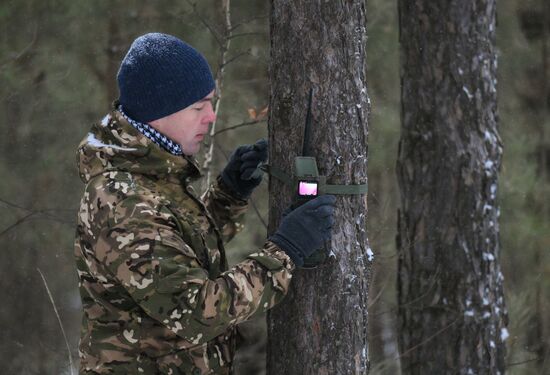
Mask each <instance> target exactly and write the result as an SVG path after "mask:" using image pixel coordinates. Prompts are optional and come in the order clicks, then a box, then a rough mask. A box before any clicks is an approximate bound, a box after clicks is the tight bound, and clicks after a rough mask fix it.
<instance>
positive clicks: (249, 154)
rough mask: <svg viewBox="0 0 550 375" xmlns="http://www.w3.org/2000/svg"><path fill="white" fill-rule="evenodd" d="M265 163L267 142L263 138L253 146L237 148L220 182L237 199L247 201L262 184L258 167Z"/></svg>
mask: <svg viewBox="0 0 550 375" xmlns="http://www.w3.org/2000/svg"><path fill="white" fill-rule="evenodd" d="M265 161H267V141H266V140H265V139H264V138H262V139H260V140H258V141H257V142H256V143H255V144H253V145H242V146H239V147H238V148H237V149H236V150H235V151H233V153H232V154H231V157H230V158H229V162H228V163H227V165H226V167H225V168H224V170H223V171H222V173H221V177H222V180H223V182H224V183H225V184H226V185H227V187H229V188H230V189H231V190H232V191H233V193H235V195H237V196H238V197H239V198H241V199H248V198H249V197H250V195H251V194H252V191H253V190H254V189H255V188H256V187H257V186H258V185H260V183H261V182H262V173H261V172H260V173H259V172H258V171H259V169H258V167H259V166H260V164H261V163H263V162H265Z"/></svg>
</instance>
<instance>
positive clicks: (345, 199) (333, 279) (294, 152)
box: [267, 0, 372, 375]
mask: <svg viewBox="0 0 550 375" xmlns="http://www.w3.org/2000/svg"><path fill="white" fill-rule="evenodd" d="M365 23H366V17H365V2H364V1H361V0H353V1H346V2H340V1H338V2H336V1H309V0H294V1H281V0H274V1H272V8H271V63H270V72H269V74H270V81H271V99H270V118H269V142H270V163H271V164H272V165H274V166H277V167H279V168H281V169H283V170H286V171H288V172H290V171H292V170H293V165H294V157H295V156H298V155H300V154H301V149H302V139H303V131H304V124H305V118H306V112H307V103H308V96H309V90H310V88H313V90H314V97H313V103H312V116H313V121H312V129H311V133H312V134H311V140H312V153H313V155H315V156H316V157H317V162H318V166H319V172H320V173H321V174H322V175H326V176H327V183H329V184H364V183H366V181H367V173H366V172H367V130H368V114H369V99H368V96H367V87H366V78H365V75H366V51H365V44H366V27H365ZM269 189H270V201H269V204H270V221H269V233H273V231H274V230H275V229H276V228H277V226H278V223H279V222H280V216H281V213H282V212H283V211H284V209H285V208H286V207H288V206H289V205H290V203H291V200H292V199H293V194H292V190H291V188H290V187H289V186H287V185H285V184H283V183H281V182H280V181H278V180H276V179H274V178H272V179H270V186H269ZM366 214H367V200H366V195H353V196H350V195H348V196H342V195H340V196H338V199H337V210H336V217H335V219H336V224H335V226H334V228H333V237H332V244H331V246H332V251H333V252H334V253H335V255H336V258H331V261H330V262H329V263H328V264H326V265H324V266H322V267H320V268H318V269H314V270H297V271H296V272H295V273H294V276H293V281H292V283H291V290H290V292H289V294H288V295H287V297H286V298H285V300H284V301H283V302H282V303H281V304H280V305H278V306H277V307H276V308H274V309H273V310H271V311H270V312H269V315H268V335H269V341H268V348H267V373H268V374H272V375H274V374H277V375H279V374H287V375H288V374H300V375H307V374H316V375H317V374H327V375H328V374H367V373H368V346H367V297H368V285H369V282H368V278H367V274H368V271H369V269H370V262H371V261H372V253H371V251H370V248H369V245H368V240H367V234H366Z"/></svg>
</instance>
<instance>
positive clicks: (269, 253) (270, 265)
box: [248, 240, 296, 272]
mask: <svg viewBox="0 0 550 375" xmlns="http://www.w3.org/2000/svg"><path fill="white" fill-rule="evenodd" d="M248 258H250V259H254V260H256V261H257V262H258V263H260V264H262V265H263V266H264V267H266V268H267V269H269V270H278V269H281V268H285V269H287V270H288V271H290V272H292V271H293V270H294V269H295V268H296V265H295V264H294V262H293V261H292V259H290V257H289V256H288V255H287V253H286V252H285V251H284V250H282V249H281V248H280V247H279V246H277V245H275V244H274V243H273V242H271V241H269V240H267V241H266V242H265V244H264V247H263V248H262V250H260V251H259V252H256V253H253V254H250V255H249V256H248Z"/></svg>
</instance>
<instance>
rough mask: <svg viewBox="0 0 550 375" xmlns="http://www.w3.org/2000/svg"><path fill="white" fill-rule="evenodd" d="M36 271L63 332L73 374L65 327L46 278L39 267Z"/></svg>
mask: <svg viewBox="0 0 550 375" xmlns="http://www.w3.org/2000/svg"><path fill="white" fill-rule="evenodd" d="M36 270H37V271H38V273H39V274H40V277H42V281H43V282H44V286H45V287H46V292H48V297H50V302H51V303H52V306H53V311H54V312H55V316H56V317H57V322H58V323H59V328H61V333H62V334H63V339H64V340H65V345H67V353H68V356H69V366H70V368H71V375H73V374H74V367H73V356H72V355H71V347H70V346H69V340H67V335H66V334H65V329H64V328H63V323H61V318H60V317H59V313H58V312H57V307H56V306H55V302H54V300H53V296H52V293H51V292H50V288H48V283H47V282H46V278H45V277H44V274H43V273H42V271H40V268H38V267H37V268H36Z"/></svg>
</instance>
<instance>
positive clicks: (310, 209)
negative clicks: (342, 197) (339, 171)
mask: <svg viewBox="0 0 550 375" xmlns="http://www.w3.org/2000/svg"><path fill="white" fill-rule="evenodd" d="M335 203H336V197H335V196H334V195H321V196H319V197H317V198H315V199H312V200H310V201H309V202H307V203H304V204H303V205H301V206H300V207H298V208H296V209H295V210H293V211H291V212H290V213H288V215H286V216H284V217H283V220H282V221H281V224H280V225H279V229H277V231H276V232H275V234H273V235H272V236H271V237H270V238H269V240H270V241H271V242H273V243H274V244H276V245H277V246H279V247H280V248H281V249H283V250H284V251H285V252H286V253H287V254H288V255H289V256H290V258H291V259H292V261H293V262H294V263H295V264H296V265H297V266H298V267H300V266H302V265H303V264H304V259H306V258H307V257H308V256H309V255H311V254H312V253H313V252H314V251H315V250H317V249H318V248H320V247H321V246H323V244H324V242H325V241H328V240H329V239H330V238H331V235H332V233H331V232H332V226H333V225H334V205H335Z"/></svg>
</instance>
